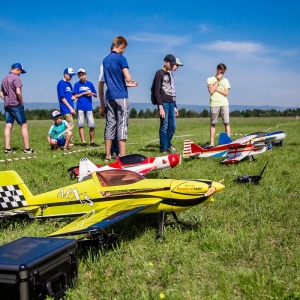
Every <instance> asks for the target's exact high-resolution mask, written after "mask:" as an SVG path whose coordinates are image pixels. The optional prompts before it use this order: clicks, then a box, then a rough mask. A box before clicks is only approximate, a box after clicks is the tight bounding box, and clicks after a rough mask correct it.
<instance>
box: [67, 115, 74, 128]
mask: <svg viewBox="0 0 300 300" xmlns="http://www.w3.org/2000/svg"><path fill="white" fill-rule="evenodd" d="M65 118H66V121H67V122H68V123H69V125H70V127H71V129H72V130H73V128H74V118H73V115H72V114H65Z"/></svg>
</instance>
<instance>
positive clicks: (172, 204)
mask: <svg viewBox="0 0 300 300" xmlns="http://www.w3.org/2000/svg"><path fill="white" fill-rule="evenodd" d="M223 189H224V185H223V184H221V183H219V182H214V181H211V180H207V179H194V180H176V179H146V178H145V177H144V176H142V175H140V174H138V173H136V172H133V171H130V170H123V169H111V170H105V171H101V172H93V173H92V174H91V176H90V178H89V179H86V180H84V181H82V182H79V183H75V184H71V185H67V186H64V187H61V188H58V189H55V190H53V191H49V192H45V193H43V194H39V195H32V193H31V192H30V191H29V189H28V187H27V186H26V185H25V183H24V182H23V181H22V179H21V178H20V177H19V175H18V174H17V173H16V172H15V171H3V172H0V217H3V218H5V217H13V216H18V215H20V214H27V215H28V216H29V217H30V218H52V217H74V218H75V220H74V221H73V222H71V223H70V224H68V225H66V226H64V227H62V228H61V229H59V230H57V231H56V232H53V233H52V234H50V236H64V235H79V234H91V233H95V232H97V231H99V230H101V229H103V228H105V227H107V226H110V225H112V224H114V223H116V222H118V221H121V220H123V219H124V218H127V217H129V216H131V215H134V214H136V213H160V212H161V213H162V214H165V213H172V214H173V215H174V216H175V217H176V212H182V211H185V210H187V209H189V208H191V207H193V206H195V205H198V204H201V203H203V202H206V201H213V196H214V194H215V193H216V192H219V191H221V190H223ZM163 223H164V220H163V219H162V221H161V222H160V226H159V232H160V234H161V235H162V234H163V233H162V230H163Z"/></svg>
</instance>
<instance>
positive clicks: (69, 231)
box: [49, 198, 161, 236]
mask: <svg viewBox="0 0 300 300" xmlns="http://www.w3.org/2000/svg"><path fill="white" fill-rule="evenodd" d="M159 202H161V199H157V198H155V199H145V200H143V199H140V200H139V201H138V203H137V199H132V200H125V201H122V202H120V203H118V204H115V205H110V206H107V207H106V208H104V209H95V210H93V211H91V212H89V213H87V214H85V215H83V216H81V217H79V218H78V219H76V220H75V221H73V222H71V223H69V224H68V225H66V226H65V227H63V228H61V229H59V230H57V231H56V232H54V233H52V234H50V235H49V236H61V235H77V234H84V233H88V232H91V231H95V230H99V229H102V228H105V227H107V226H110V225H112V224H114V223H116V222H119V221H121V220H123V219H125V218H127V217H129V216H131V215H134V214H136V213H138V212H140V211H141V210H143V209H146V208H147V207H149V206H151V205H154V204H156V203H159Z"/></svg>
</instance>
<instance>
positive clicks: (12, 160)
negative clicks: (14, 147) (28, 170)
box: [0, 156, 37, 163]
mask: <svg viewBox="0 0 300 300" xmlns="http://www.w3.org/2000/svg"><path fill="white" fill-rule="evenodd" d="M33 158H37V156H26V157H12V158H6V159H0V163H5V162H14V161H20V160H23V161H24V160H27V159H33Z"/></svg>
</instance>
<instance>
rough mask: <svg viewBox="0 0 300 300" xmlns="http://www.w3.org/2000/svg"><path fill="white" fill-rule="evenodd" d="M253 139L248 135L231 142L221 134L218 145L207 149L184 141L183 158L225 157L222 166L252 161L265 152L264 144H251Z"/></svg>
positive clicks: (189, 141)
mask: <svg viewBox="0 0 300 300" xmlns="http://www.w3.org/2000/svg"><path fill="white" fill-rule="evenodd" d="M255 137H256V136H255V135H249V136H245V137H242V138H240V139H237V140H235V141H232V140H231V139H230V137H229V136H228V135H227V134H226V133H221V134H220V137H219V144H218V145H217V146H214V147H210V148H208V149H204V148H202V147H201V146H199V145H197V144H195V143H194V142H193V141H192V140H185V141H184V150H183V158H189V157H192V158H194V157H225V159H224V160H222V161H221V163H223V164H232V163H238V162H240V161H241V160H242V159H244V158H246V157H249V158H250V159H251V160H253V155H257V154H261V153H263V152H265V151H266V150H267V147H266V145H265V144H257V145H256V144H254V143H253V142H252V139H253V138H255ZM224 141H226V142H224Z"/></svg>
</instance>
